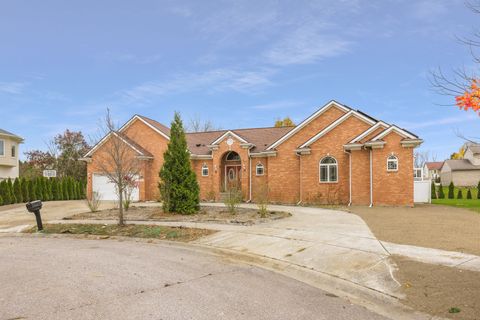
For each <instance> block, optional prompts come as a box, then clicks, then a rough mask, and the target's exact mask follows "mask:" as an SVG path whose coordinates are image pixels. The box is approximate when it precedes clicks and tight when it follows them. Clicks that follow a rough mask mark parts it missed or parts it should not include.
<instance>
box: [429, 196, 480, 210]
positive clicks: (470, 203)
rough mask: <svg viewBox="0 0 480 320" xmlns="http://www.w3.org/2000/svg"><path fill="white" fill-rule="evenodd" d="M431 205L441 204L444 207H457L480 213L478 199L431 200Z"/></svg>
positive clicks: (479, 201)
mask: <svg viewBox="0 0 480 320" xmlns="http://www.w3.org/2000/svg"><path fill="white" fill-rule="evenodd" d="M432 204H441V205H444V206H452V207H459V208H465V209H470V210H473V211H476V212H480V200H479V199H433V200H432Z"/></svg>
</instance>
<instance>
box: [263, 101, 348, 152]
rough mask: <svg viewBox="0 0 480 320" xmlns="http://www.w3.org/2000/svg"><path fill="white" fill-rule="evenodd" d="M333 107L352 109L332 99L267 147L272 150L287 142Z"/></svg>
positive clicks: (344, 110) (343, 109)
mask: <svg viewBox="0 0 480 320" xmlns="http://www.w3.org/2000/svg"><path fill="white" fill-rule="evenodd" d="M331 107H335V108H337V109H340V110H341V111H343V112H345V113H347V112H348V111H349V110H350V109H349V108H347V107H345V106H343V105H341V104H340V103H338V102H336V101H334V100H332V101H330V102H329V103H327V104H326V105H324V106H323V107H322V108H320V109H319V110H318V111H317V112H315V113H314V114H312V115H311V116H310V117H308V118H307V119H305V120H304V121H303V122H302V123H300V124H299V125H298V126H296V127H295V128H294V129H292V130H290V131H289V132H287V134H285V135H284V136H283V137H281V138H280V139H278V140H277V141H275V142H274V143H273V144H271V145H270V146H269V147H268V148H267V151H269V150H272V149H274V148H276V147H278V146H279V145H280V144H282V143H283V142H285V140H287V139H288V138H290V137H291V136H293V135H294V134H296V133H297V132H298V131H300V130H301V129H302V128H303V127H305V126H306V125H307V124H309V123H310V122H312V121H313V120H315V119H316V118H317V117H318V116H319V115H321V114H322V113H324V112H325V111H327V110H328V109H330V108H331Z"/></svg>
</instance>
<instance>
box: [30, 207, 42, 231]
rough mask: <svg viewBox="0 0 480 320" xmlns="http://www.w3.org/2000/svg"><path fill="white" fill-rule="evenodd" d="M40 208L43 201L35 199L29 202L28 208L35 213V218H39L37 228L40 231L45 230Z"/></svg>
mask: <svg viewBox="0 0 480 320" xmlns="http://www.w3.org/2000/svg"><path fill="white" fill-rule="evenodd" d="M40 209H42V201H40V200H35V201H31V202H29V203H27V210H28V211H29V212H33V213H34V214H35V219H36V220H37V229H38V231H41V230H43V225H42V216H41V215H40Z"/></svg>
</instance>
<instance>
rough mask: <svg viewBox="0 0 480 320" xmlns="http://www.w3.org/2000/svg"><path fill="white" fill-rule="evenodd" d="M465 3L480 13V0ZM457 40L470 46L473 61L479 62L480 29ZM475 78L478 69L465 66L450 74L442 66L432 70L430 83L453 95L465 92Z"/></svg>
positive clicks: (476, 77) (434, 87) (438, 90)
mask: <svg viewBox="0 0 480 320" xmlns="http://www.w3.org/2000/svg"><path fill="white" fill-rule="evenodd" d="M465 5H466V6H467V8H469V9H470V10H471V11H472V12H474V13H476V14H480V0H472V1H467V2H466V3H465ZM457 40H458V42H459V43H460V44H462V45H465V46H466V47H467V48H468V50H469V51H470V54H471V56H472V60H473V62H474V63H475V64H479V63H480V56H479V55H478V53H477V50H478V49H479V48H480V31H478V30H477V31H475V32H473V33H472V34H471V36H470V37H457ZM474 79H478V73H477V70H469V71H467V69H466V68H465V67H458V68H456V69H453V70H452V74H448V75H447V74H445V72H444V71H443V70H442V69H441V68H440V67H438V68H437V69H436V70H433V71H431V72H430V83H431V85H432V87H433V89H434V90H435V91H436V92H438V93H439V94H442V95H447V96H452V97H457V96H461V95H462V94H464V93H465V91H467V90H468V88H469V87H470V85H471V83H472V80H474ZM451 105H454V103H452V104H451Z"/></svg>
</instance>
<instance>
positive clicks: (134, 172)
mask: <svg viewBox="0 0 480 320" xmlns="http://www.w3.org/2000/svg"><path fill="white" fill-rule="evenodd" d="M101 129H102V131H103V133H104V138H103V141H104V142H103V145H102V149H101V151H100V152H99V157H101V159H99V161H97V164H98V168H99V171H100V173H101V174H103V175H104V176H106V177H107V178H108V179H109V180H110V181H111V182H112V183H114V184H115V188H116V191H117V195H118V202H119V209H118V224H119V225H121V226H122V225H124V223H125V222H124V217H123V201H124V193H125V190H126V189H127V188H128V186H129V183H130V182H131V181H134V180H136V179H137V177H138V175H139V173H140V164H139V159H138V158H137V155H136V154H135V146H134V142H133V140H132V139H131V138H129V137H127V136H126V135H124V134H123V133H121V132H119V131H118V129H119V126H118V125H116V124H115V123H114V122H113V120H112V117H111V114H110V110H109V109H107V114H106V116H105V118H104V119H103V121H102V125H101Z"/></svg>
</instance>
